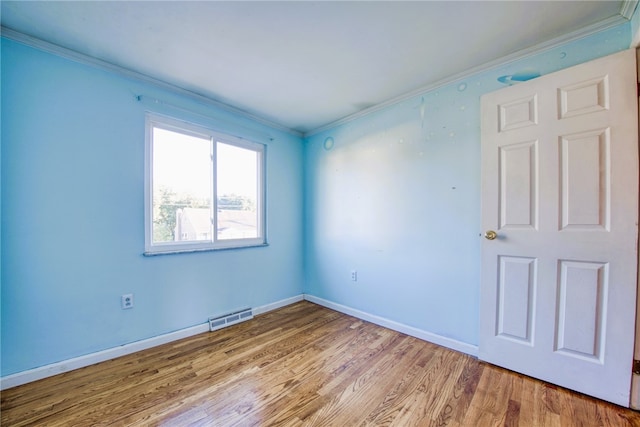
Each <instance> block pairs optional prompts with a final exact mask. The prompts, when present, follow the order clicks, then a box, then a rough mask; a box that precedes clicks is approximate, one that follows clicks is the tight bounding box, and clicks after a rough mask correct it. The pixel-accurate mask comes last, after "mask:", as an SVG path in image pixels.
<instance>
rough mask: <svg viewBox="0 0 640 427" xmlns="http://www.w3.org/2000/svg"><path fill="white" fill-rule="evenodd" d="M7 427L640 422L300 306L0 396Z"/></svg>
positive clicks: (597, 404) (351, 320)
mask: <svg viewBox="0 0 640 427" xmlns="http://www.w3.org/2000/svg"><path fill="white" fill-rule="evenodd" d="M1 400H2V404H1V410H2V416H1V420H2V426H26V425H38V426H107V425H109V426H111V425H114V426H157V425H163V426H339V427H344V426H365V425H369V426H474V427H475V426H536V427H537V426H634V425H635V426H640V414H639V413H636V412H634V411H631V410H628V409H625V408H621V407H618V406H615V405H611V404H608V403H605V402H602V401H598V400H596V399H592V398H589V397H586V396H583V395H580V394H578V393H573V392H571V391H568V390H565V389H562V388H559V387H555V386H552V385H550V384H547V383H544V382H541V381H537V380H534V379H531V378H528V377H525V376H522V375H518V374H514V373H512V372H508V371H506V370H503V369H500V368H497V367H493V366H490V365H487V364H484V363H482V362H479V361H478V360H476V359H475V358H473V357H470V356H467V355H464V354H460V353H457V352H454V351H451V350H448V349H445V348H442V347H438V346H436V345H433V344H430V343H427V342H424V341H421V340H418V339H416V338H412V337H409V336H406V335H403V334H400V333H397V332H394V331H390V330H388V329H385V328H382V327H379V326H376V325H373V324H370V323H367V322H363V321H360V320H358V319H355V318H353V317H349V316H346V315H344V314H341V313H337V312H335V311H332V310H328V309H326V308H323V307H320V306H317V305H314V304H311V303H309V302H300V303H297V304H294V305H291V306H288V307H285V308H282V309H280V310H276V311H273V312H270V313H266V314H264V315H261V316H258V317H256V318H255V319H254V320H252V321H249V322H245V323H242V324H239V325H235V326H232V327H230V328H227V329H223V330H220V331H217V332H213V333H204V334H201V335H197V336H194V337H191V338H187V339H184V340H181V341H176V342H174V343H170V344H167V345H164V346H161V347H156V348H153V349H150V350H146V351H143V352H140V353H136V354H132V355H129V356H124V357H121V358H118V359H115V360H111V361H108V362H104V363H100V364H98V365H93V366H90V367H87V368H83V369H79V370H76V371H73V372H68V373H65V374H61V375H58V376H56V377H52V378H47V379H44V380H41V381H37V382H34V383H30V384H26V385H24V386H20V387H15V388H12V389H9V390H5V391H3V392H2V395H1Z"/></svg>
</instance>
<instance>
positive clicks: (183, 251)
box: [142, 243, 269, 257]
mask: <svg viewBox="0 0 640 427" xmlns="http://www.w3.org/2000/svg"><path fill="white" fill-rule="evenodd" d="M264 246H269V244H268V243H256V244H251V245H246V246H226V247H219V248H193V249H168V250H166V251H152V252H149V251H147V252H143V253H142V255H143V256H145V257H154V256H159V255H176V254H190V253H196V252H217V251H233V250H238V249H248V248H261V247H264Z"/></svg>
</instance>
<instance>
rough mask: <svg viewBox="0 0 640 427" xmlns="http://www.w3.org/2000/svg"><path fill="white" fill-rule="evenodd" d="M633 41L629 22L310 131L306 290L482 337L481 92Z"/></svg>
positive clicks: (446, 331) (412, 322) (469, 337)
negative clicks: (354, 279)
mask: <svg viewBox="0 0 640 427" xmlns="http://www.w3.org/2000/svg"><path fill="white" fill-rule="evenodd" d="M629 41H630V24H629V23H626V24H624V25H621V26H618V27H616V28H613V29H610V30H607V31H604V32H601V33H599V34H596V35H592V36H590V37H587V38H584V39H582V40H579V41H576V42H573V43H569V44H566V45H564V46H561V47H558V48H554V49H551V50H548V51H546V52H544V53H540V54H536V55H534V56H530V57H528V58H525V59H522V60H518V61H515V62H512V63H510V64H506V65H504V66H501V67H498V68H496V69H492V70H490V71H486V72H482V73H479V74H475V75H472V76H469V77H468V78H465V79H463V80H461V81H457V82H455V83H451V84H447V85H446V86H442V87H439V88H437V89H434V90H431V91H429V92H426V93H424V94H422V95H418V96H415V97H413V98H411V99H407V100H405V101H404V102H401V103H398V104H396V105H392V106H389V107H387V108H384V109H382V110H380V111H378V112H376V113H373V114H370V115H367V116H364V117H362V118H360V119H357V120H355V121H351V122H348V123H345V124H343V125H341V126H337V127H335V128H333V129H330V130H327V131H324V132H322V133H319V134H317V135H314V136H312V137H310V138H308V139H307V141H306V151H305V174H306V175H305V176H306V178H305V179H306V187H305V188H306V197H305V219H306V222H305V225H306V228H305V230H306V231H305V233H306V234H305V236H306V243H305V248H306V249H305V277H306V280H305V289H304V291H305V293H308V294H311V295H314V296H317V297H320V298H324V299H327V300H329V301H332V302H335V303H339V304H342V305H345V306H348V307H351V308H355V309H358V310H362V311H364V312H367V313H369V314H373V315H377V316H382V317H384V318H387V319H389V320H393V321H396V322H400V323H402V324H405V325H408V326H413V327H415V328H418V329H421V330H423V331H427V332H431V333H434V334H437V335H440V336H442V337H446V338H449V339H453V340H457V341H460V342H462V343H466V344H472V345H477V343H478V326H477V322H478V311H479V286H480V237H479V234H480V232H481V230H480V96H481V95H482V94H484V93H487V92H491V91H494V90H497V89H500V88H501V87H504V84H503V83H500V82H499V81H498V79H499V78H500V79H501V80H503V81H505V82H509V81H513V80H517V79H518V78H526V77H528V76H535V75H539V74H542V75H544V74H548V73H550V72H553V71H557V70H559V69H562V68H566V67H569V66H572V65H575V64H578V63H582V62H585V61H588V60H591V59H594V58H597V57H601V56H604V55H607V54H610V53H614V52H617V51H619V50H623V49H626V48H627V47H628V46H629ZM496 42H499V41H496ZM425 60H427V59H426V58H425ZM327 138H333V147H332V148H331V149H329V150H327V148H329V147H326V148H325V141H326V139H327ZM354 269H355V270H357V271H358V280H357V282H352V281H351V278H350V272H351V270H354Z"/></svg>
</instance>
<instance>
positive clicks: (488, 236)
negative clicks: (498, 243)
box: [484, 230, 498, 240]
mask: <svg viewBox="0 0 640 427" xmlns="http://www.w3.org/2000/svg"><path fill="white" fill-rule="evenodd" d="M496 237H498V233H496V232H495V231H493V230H488V231H487V232H486V233H484V238H485V239H487V240H495V239H496Z"/></svg>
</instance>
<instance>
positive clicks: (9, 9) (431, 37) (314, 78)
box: [1, 0, 636, 133]
mask: <svg viewBox="0 0 640 427" xmlns="http://www.w3.org/2000/svg"><path fill="white" fill-rule="evenodd" d="M628 3H630V4H631V5H633V6H635V4H636V1H631V2H624V1H612V0H607V1H592V0H589V1H506V2H505V1H499V2H490V1H412V2H399V1H395V2H383V1H356V2H347V1H336V2H328V1H319V2H317V1H298V2H295V1H292V2H276V1H259V2H245V1H235V2H220V1H204V2H191V1H160V2H156V1H82V2H58V1H2V2H1V8H2V10H1V13H2V14H1V22H2V26H3V27H6V28H9V29H11V30H15V31H17V32H20V33H23V34H26V35H29V36H32V37H36V38H38V39H42V40H45V41H48V42H51V43H53V44H56V45H59V46H62V47H65V48H68V49H71V50H73V51H77V52H80V53H82V54H86V55H89V56H92V57H94V58H98V59H100V60H103V61H106V62H109V63H111V64H115V65H118V66H121V67H124V68H127V69H129V70H133V71H136V72H139V73H142V74H145V75H147V76H150V77H153V78H156V79H160V80H163V81H165V82H167V83H171V84H173V85H175V86H179V87H181V88H183V89H187V90H189V91H192V92H195V93H197V94H200V95H204V96H206V97H207V98H211V99H213V100H217V101H221V102H223V103H226V104H229V105H231V106H233V107H236V108H239V109H241V110H244V111H246V112H248V113H251V114H253V115H256V116H258V117H261V118H264V119H266V120H269V121H271V122H273V123H276V124H279V125H281V126H284V127H286V128H289V129H292V130H295V131H299V132H301V133H305V132H309V131H313V130H314V129H317V128H319V127H322V126H324V125H326V124H328V123H332V122H334V121H337V120H340V119H342V118H345V117H348V116H350V115H353V114H356V113H358V112H359V111H361V110H364V109H367V108H369V107H372V106H375V105H378V104H380V103H384V102H387V101H389V100H392V99H395V98H398V97H402V96H403V95H406V94H408V93H413V92H416V91H418V90H420V89H421V88H425V87H428V86H430V85H433V84H434V83H436V82H442V81H446V80H447V79H449V78H450V77H451V76H455V75H460V74H461V73H464V72H465V71H467V70H470V69H474V68H478V67H481V66H482V65H483V64H487V63H491V62H495V61H498V60H500V59H501V58H505V57H509V56H511V57H512V56H513V55H515V54H517V53H518V52H522V51H523V50H530V49H532V48H535V47H536V46H540V45H544V44H548V43H549V42H551V41H554V40H563V39H565V38H567V39H568V38H570V37H574V36H576V35H577V34H583V33H588V32H589V31H592V30H594V29H597V28H602V27H606V26H607V25H611V24H613V23H619V22H623V20H624V18H622V16H621V11H622V10H627V11H628V9H631V11H633V8H632V7H631V6H630V5H629V4H628Z"/></svg>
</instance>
